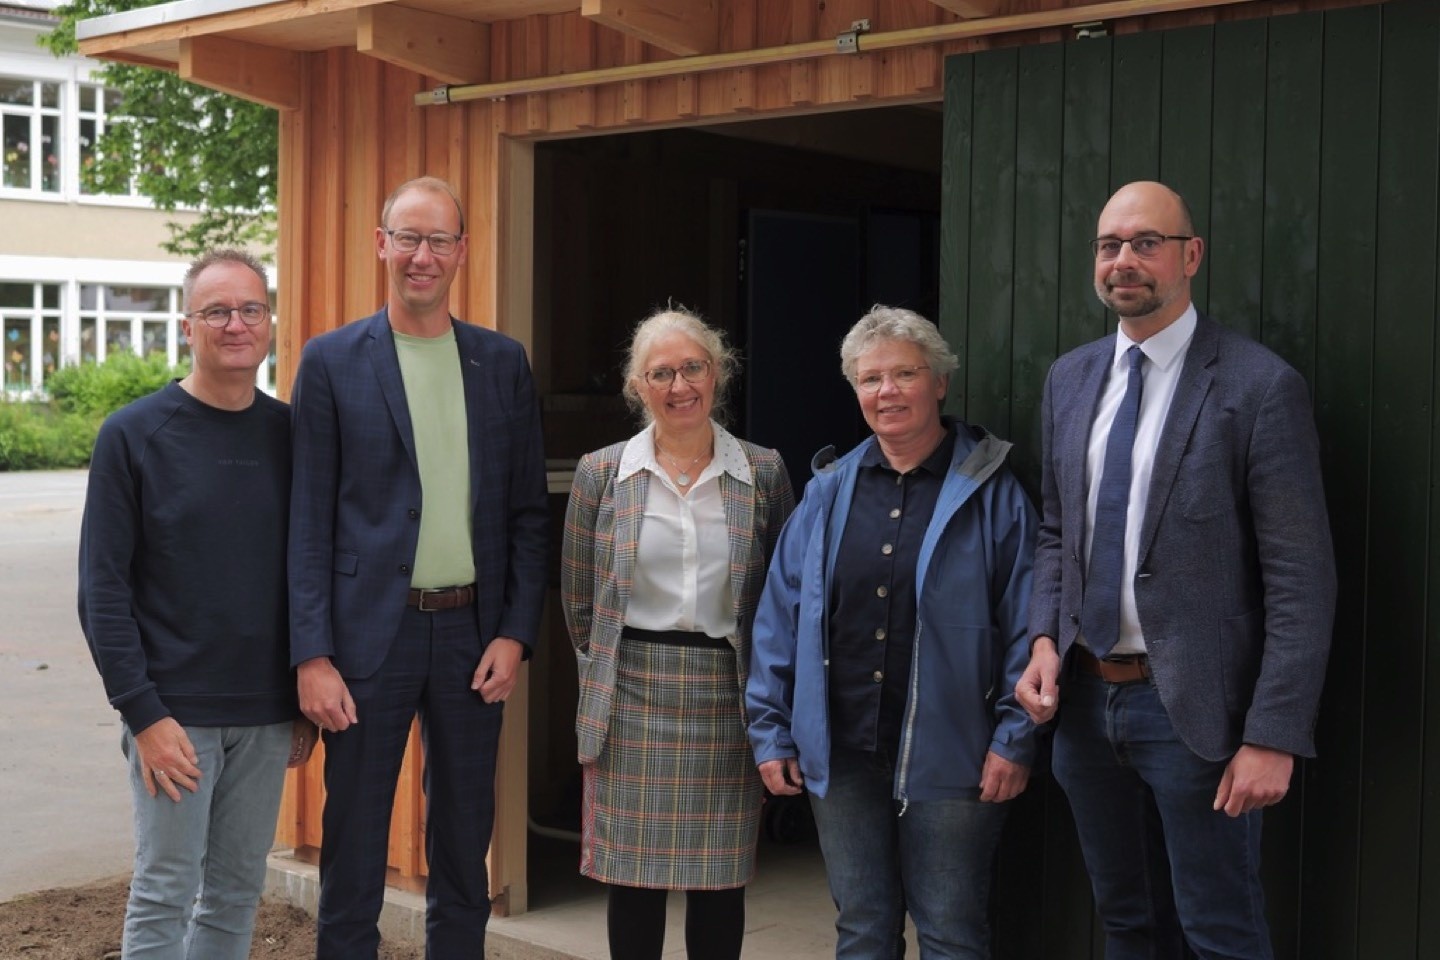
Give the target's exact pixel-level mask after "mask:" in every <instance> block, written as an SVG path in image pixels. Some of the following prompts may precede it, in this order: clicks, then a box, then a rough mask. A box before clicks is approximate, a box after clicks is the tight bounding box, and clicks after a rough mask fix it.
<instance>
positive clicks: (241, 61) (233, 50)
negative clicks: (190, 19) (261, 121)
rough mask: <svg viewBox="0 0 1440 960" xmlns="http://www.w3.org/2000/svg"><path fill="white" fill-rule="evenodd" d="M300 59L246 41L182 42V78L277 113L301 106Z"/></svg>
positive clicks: (209, 39) (288, 52)
mask: <svg viewBox="0 0 1440 960" xmlns="http://www.w3.org/2000/svg"><path fill="white" fill-rule="evenodd" d="M300 64H301V55H300V54H299V53H297V52H295V51H294V50H281V49H278V48H276V47H265V46H261V45H260V44H258V43H246V42H245V41H243V40H226V39H223V38H221V37H194V38H192V39H188V40H181V41H180V78H181V79H182V80H189V81H190V82H192V83H198V84H200V85H201V86H203V87H209V88H211V89H212V90H220V91H223V92H225V93H233V94H234V95H235V96H237V97H243V98H244V99H246V100H254V101H255V102H257V103H263V104H265V105H266V106H270V107H274V108H275V109H277V110H294V109H297V108H298V107H299V106H300Z"/></svg>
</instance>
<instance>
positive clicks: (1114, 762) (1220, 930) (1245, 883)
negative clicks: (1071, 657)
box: [1053, 674, 1274, 960]
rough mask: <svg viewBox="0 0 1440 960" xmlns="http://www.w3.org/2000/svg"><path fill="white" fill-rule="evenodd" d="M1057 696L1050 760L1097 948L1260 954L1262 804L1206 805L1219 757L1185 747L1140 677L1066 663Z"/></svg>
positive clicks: (1207, 959)
mask: <svg viewBox="0 0 1440 960" xmlns="http://www.w3.org/2000/svg"><path fill="white" fill-rule="evenodd" d="M1061 702H1062V705H1063V706H1062V713H1061V715H1060V720H1059V724H1058V726H1057V729H1056V732H1055V751H1054V760H1053V768H1054V771H1055V778H1056V779H1057V780H1058V781H1059V782H1060V785H1061V786H1062V787H1064V788H1065V793H1066V795H1067V796H1068V797H1069V799H1070V808H1071V810H1072V811H1073V812H1074V814H1075V826H1076V829H1077V830H1078V831H1079V834H1080V848H1081V850H1082V851H1083V852H1084V854H1085V865H1086V867H1087V868H1088V870H1089V872H1090V882H1091V885H1092V886H1093V888H1094V891H1095V905H1096V909H1097V910H1098V911H1099V913H1100V918H1101V920H1102V921H1103V922H1104V925H1105V943H1106V947H1105V956H1106V957H1107V958H1108V960H1169V958H1184V957H1189V956H1192V955H1199V956H1200V957H1202V958H1204V960H1218V958H1236V960H1240V958H1243V960H1271V958H1272V957H1273V955H1274V954H1273V953H1272V950H1271V946H1270V929H1269V926H1268V925H1267V924H1266V922H1265V902H1264V895H1263V892H1262V890H1261V887H1260V822H1261V814H1260V812H1259V811H1256V812H1254V813H1249V814H1245V815H1242V816H1240V817H1235V818H1232V817H1229V816H1227V815H1226V814H1225V813H1224V812H1223V811H1221V812H1217V811H1215V810H1213V809H1212V805H1213V803H1214V801H1215V791H1216V789H1217V788H1218V787H1219V785H1220V777H1221V775H1222V774H1223V773H1224V772H1225V766H1226V762H1225V761H1211V760H1204V759H1201V758H1200V757H1198V756H1196V755H1195V754H1194V753H1192V752H1191V751H1190V748H1188V747H1187V746H1185V744H1184V743H1183V742H1181V740H1180V738H1179V737H1178V736H1176V734H1175V730H1174V728H1173V727H1172V726H1171V725H1170V717H1169V715H1168V714H1167V713H1166V712H1165V707H1164V705H1163V704H1162V703H1161V702H1160V695H1159V693H1158V692H1157V691H1156V689H1155V687H1154V686H1152V685H1151V684H1149V683H1146V682H1144V681H1140V682H1136V683H1125V684H1113V683H1106V682H1105V681H1104V680H1101V679H1100V678H1099V677H1093V676H1088V675H1083V674H1077V675H1074V676H1071V677H1069V678H1067V679H1066V680H1065V682H1064V688H1063V691H1062V695H1061ZM1189 951H1194V954H1192V953H1190V952H1189Z"/></svg>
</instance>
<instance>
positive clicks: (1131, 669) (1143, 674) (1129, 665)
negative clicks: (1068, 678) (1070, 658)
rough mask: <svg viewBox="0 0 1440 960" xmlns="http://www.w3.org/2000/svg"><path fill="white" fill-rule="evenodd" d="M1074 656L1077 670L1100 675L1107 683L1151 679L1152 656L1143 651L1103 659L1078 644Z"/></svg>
mask: <svg viewBox="0 0 1440 960" xmlns="http://www.w3.org/2000/svg"><path fill="white" fill-rule="evenodd" d="M1074 656H1075V669H1076V670H1078V671H1080V672H1081V673H1088V674H1090V675H1091V676H1096V677H1099V678H1100V679H1101V680H1104V681H1105V682H1106V683H1134V682H1136V681H1137V680H1149V679H1150V658H1149V657H1147V656H1146V655H1145V654H1143V653H1131V654H1121V655H1117V656H1113V657H1106V658H1105V659H1104V660H1101V659H1099V658H1098V657H1096V656H1095V654H1093V653H1091V652H1090V651H1089V650H1086V649H1085V648H1084V647H1082V646H1080V645H1079V644H1076V645H1075V654H1074Z"/></svg>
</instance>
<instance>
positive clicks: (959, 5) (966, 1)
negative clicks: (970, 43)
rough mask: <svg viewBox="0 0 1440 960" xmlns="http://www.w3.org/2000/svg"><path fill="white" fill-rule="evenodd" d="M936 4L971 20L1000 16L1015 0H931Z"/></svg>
mask: <svg viewBox="0 0 1440 960" xmlns="http://www.w3.org/2000/svg"><path fill="white" fill-rule="evenodd" d="M930 2H931V3H933V4H935V6H937V7H940V8H942V9H945V10H949V11H950V12H951V13H958V14H959V15H960V16H962V17H967V18H969V19H971V20H974V19H976V18H977V17H998V16H999V15H1000V12H1001V11H1002V10H1004V9H1005V8H1006V7H1009V6H1012V5H1013V0H930Z"/></svg>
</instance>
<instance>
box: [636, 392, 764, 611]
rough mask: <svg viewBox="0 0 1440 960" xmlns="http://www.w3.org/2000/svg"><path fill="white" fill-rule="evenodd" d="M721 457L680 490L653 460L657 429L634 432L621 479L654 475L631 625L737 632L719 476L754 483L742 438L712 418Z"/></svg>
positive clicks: (648, 495)
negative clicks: (684, 490)
mask: <svg viewBox="0 0 1440 960" xmlns="http://www.w3.org/2000/svg"><path fill="white" fill-rule="evenodd" d="M710 426H711V429H712V430H714V432H715V456H714V457H713V458H711V460H710V463H709V464H708V465H707V466H706V467H705V469H704V470H702V471H701V472H700V476H698V477H696V478H695V481H694V482H693V483H692V484H690V487H689V492H688V493H682V492H681V491H680V489H679V488H677V487H676V486H675V484H674V483H673V482H672V481H671V479H670V477H669V475H668V474H666V472H665V470H664V469H663V468H662V467H661V466H660V463H659V461H658V460H657V459H656V456H655V427H654V425H653V424H652V425H651V426H649V427H648V428H646V429H645V430H642V431H641V432H640V433H638V434H636V435H635V436H634V437H632V438H631V439H630V442H629V443H627V444H626V445H625V451H624V453H622V454H621V455H620V467H619V469H618V470H617V471H616V473H615V479H616V481H617V482H618V481H621V480H624V479H625V478H626V477H628V476H630V475H632V474H634V473H636V472H638V471H640V470H649V471H650V472H651V474H653V476H652V477H651V479H650V485H649V488H648V490H647V493H646V498H645V514H644V517H643V519H642V520H641V522H640V541H639V544H638V546H637V549H636V554H635V574H634V579H633V582H632V585H631V588H630V604H629V606H628V607H627V608H626V610H625V625H626V626H630V627H636V628H638V629H641V630H688V631H693V632H697V633H704V634H706V635H707V636H711V637H728V636H731V635H733V634H734V633H735V630H736V627H737V624H736V621H735V597H734V591H733V590H732V589H731V586H730V535H729V531H728V528H727V525H726V520H725V503H724V500H723V498H722V497H721V495H720V475H721V474H722V473H728V474H730V475H731V476H732V477H734V478H735V479H736V480H739V481H740V482H741V483H744V484H747V485H748V484H753V483H754V478H753V476H752V474H751V472H750V461H749V460H748V459H747V458H746V456H745V451H744V450H743V449H741V447H740V441H738V440H736V439H735V438H734V437H733V436H731V435H730V434H729V433H728V432H727V431H726V430H725V428H724V427H722V426H720V425H719V424H718V423H715V422H714V421H711V424H710Z"/></svg>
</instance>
